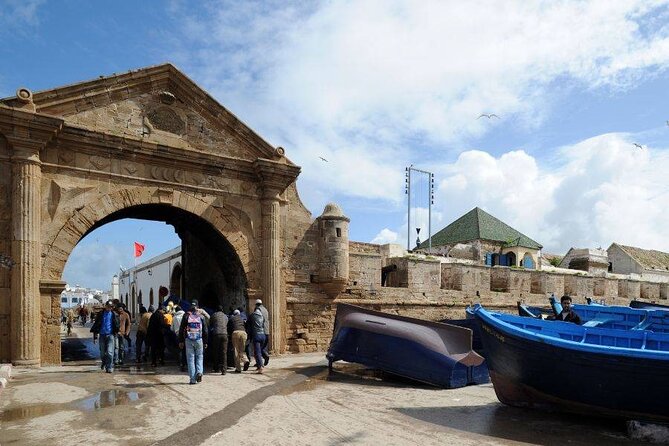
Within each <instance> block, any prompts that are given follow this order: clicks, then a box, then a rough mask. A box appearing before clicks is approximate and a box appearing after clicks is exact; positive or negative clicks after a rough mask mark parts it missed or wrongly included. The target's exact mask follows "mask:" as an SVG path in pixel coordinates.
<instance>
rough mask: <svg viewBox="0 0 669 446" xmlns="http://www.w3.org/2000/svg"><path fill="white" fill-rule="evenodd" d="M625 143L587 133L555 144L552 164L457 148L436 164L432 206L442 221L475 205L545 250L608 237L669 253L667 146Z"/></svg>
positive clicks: (622, 137) (516, 154)
mask: <svg viewBox="0 0 669 446" xmlns="http://www.w3.org/2000/svg"><path fill="white" fill-rule="evenodd" d="M632 140H633V139H632V138H631V135H626V134H605V135H600V136H597V137H593V138H590V139H587V140H585V141H581V142H579V143H577V144H574V145H570V146H565V147H562V148H560V149H558V155H559V158H558V160H559V161H558V163H557V164H548V163H546V162H544V163H543V164H542V163H541V162H540V161H538V160H537V159H535V158H533V157H532V156H530V155H528V154H526V153H525V152H522V151H512V152H508V153H505V154H503V155H501V156H500V157H498V158H495V157H493V156H491V155H489V154H487V153H485V152H480V151H468V152H464V153H462V154H461V155H460V156H459V158H458V159H457V161H456V162H454V163H452V164H447V165H445V166H443V167H442V170H443V172H444V173H445V178H444V180H442V181H441V182H440V183H439V185H438V188H437V200H436V207H437V210H438V211H440V212H443V213H444V214H445V215H446V217H447V218H446V219H445V223H449V222H451V221H453V220H454V219H455V218H457V217H459V216H461V215H462V214H464V213H465V212H467V211H469V210H470V209H472V208H473V207H475V206H479V207H481V208H483V209H485V210H486V211H488V212H489V213H491V214H493V215H494V216H496V217H498V218H500V219H501V220H503V221H505V222H506V223H508V224H510V225H511V226H513V227H514V228H516V229H518V230H519V231H521V232H523V233H524V234H526V235H528V236H529V237H531V238H533V239H535V240H537V241H538V242H540V243H542V244H543V245H544V248H545V251H548V252H556V253H564V252H566V250H567V249H568V248H570V247H572V246H576V247H598V246H602V247H603V248H607V247H608V245H609V244H610V243H611V242H614V241H615V242H619V243H623V244H630V245H634V246H640V247H645V248H652V249H660V250H665V251H669V226H668V225H666V222H667V221H669V183H668V182H667V180H666V172H669V151H667V150H660V149H657V148H650V149H644V150H640V149H637V148H636V147H634V146H633V144H632ZM438 229H440V228H438Z"/></svg>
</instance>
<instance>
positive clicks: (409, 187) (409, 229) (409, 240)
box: [407, 167, 411, 251]
mask: <svg viewBox="0 0 669 446" xmlns="http://www.w3.org/2000/svg"><path fill="white" fill-rule="evenodd" d="M408 172H409V178H408V179H409V181H408V183H407V184H408V186H407V189H408V191H409V192H408V199H407V251H411V167H409V171H408Z"/></svg>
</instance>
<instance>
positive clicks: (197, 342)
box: [179, 300, 208, 384]
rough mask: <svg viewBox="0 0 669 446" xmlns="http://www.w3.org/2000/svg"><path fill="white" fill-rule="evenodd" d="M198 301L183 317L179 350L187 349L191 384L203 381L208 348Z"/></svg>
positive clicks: (194, 301)
mask: <svg viewBox="0 0 669 446" xmlns="http://www.w3.org/2000/svg"><path fill="white" fill-rule="evenodd" d="M197 306H198V302H197V300H193V301H192V302H191V307H190V309H189V310H188V311H187V312H186V314H184V315H183V319H181V326H180V327H179V348H181V349H183V348H185V349H186V362H187V363H188V375H189V377H190V384H197V383H199V382H200V381H202V374H203V372H204V365H203V358H204V350H205V349H206V348H207V331H208V330H207V329H206V327H205V322H204V317H202V316H201V315H200V313H199V312H198V311H197V310H198V308H197Z"/></svg>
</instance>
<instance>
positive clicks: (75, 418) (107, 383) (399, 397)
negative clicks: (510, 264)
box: [0, 328, 635, 446]
mask: <svg viewBox="0 0 669 446" xmlns="http://www.w3.org/2000/svg"><path fill="white" fill-rule="evenodd" d="M87 332H88V330H87V329H84V328H77V329H76V330H75V336H76V335H78V336H82V337H88V333H87ZM67 342H69V343H71V344H74V343H79V344H77V346H78V348H80V349H83V350H88V351H94V350H95V347H94V346H92V345H90V344H89V343H88V341H86V342H82V341H81V340H78V339H76V338H72V339H70V340H69V341H67ZM335 369H336V371H335V373H333V374H332V375H330V374H328V370H327V364H326V362H325V358H324V355H323V354H322V353H318V354H304V355H286V356H281V357H274V358H272V360H271V362H270V364H269V367H267V368H266V373H265V374H263V375H257V374H255V373H252V371H251V370H249V372H247V373H242V374H234V373H230V372H231V370H230V372H229V373H228V374H227V375H225V376H221V375H219V374H206V375H205V377H204V379H203V382H202V383H200V384H198V385H194V386H191V385H188V377H187V376H186V375H185V374H184V373H181V372H180V371H179V370H178V368H177V367H176V366H175V365H171V366H170V365H168V366H165V367H158V368H157V369H154V368H151V367H149V366H147V365H141V366H139V367H136V366H134V365H132V366H125V367H121V368H120V369H118V370H117V371H116V372H115V373H114V374H106V373H102V372H101V371H100V368H99V362H98V361H95V360H92V359H88V360H81V361H75V362H69V363H66V365H65V366H63V367H44V368H41V369H38V370H15V375H14V378H12V381H11V382H10V384H9V386H8V388H7V389H6V390H5V391H4V392H3V393H2V394H1V396H0V445H2V446H5V445H34V444H43V445H44V444H46V445H49V446H56V445H68V446H69V445H77V444H87V445H88V444H99V445H116V444H118V445H124V446H131V445H148V444H158V445H177V444H178V445H184V444H204V445H222V444H231V443H232V444H235V443H236V444H244V445H338V444H358V445H377V444H383V445H437V444H440V445H441V444H458V445H515V444H555V445H558V444H559V445H564V444H570V445H626V444H635V443H634V442H632V441H631V440H628V439H627V438H626V434H625V426H624V424H623V423H621V422H613V421H607V420H599V419H588V418H584V417H574V416H569V415H561V414H549V413H543V412H536V411H529V410H522V409H517V408H511V407H507V406H504V405H502V404H500V403H499V402H498V401H497V398H496V397H495V393H494V390H493V388H492V386H491V385H482V386H471V387H466V388H462V389H454V390H443V389H435V388H432V387H428V386H423V385H420V384H416V383H411V382H409V381H402V380H399V379H396V378H392V377H389V376H384V375H383V374H381V373H380V372H375V371H372V370H367V369H365V368H363V367H361V366H357V365H353V364H346V363H338V364H336V365H335Z"/></svg>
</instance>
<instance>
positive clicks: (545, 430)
mask: <svg viewBox="0 0 669 446" xmlns="http://www.w3.org/2000/svg"><path fill="white" fill-rule="evenodd" d="M394 410H396V411H397V412H399V413H401V414H404V415H407V416H409V417H412V418H415V419H418V420H421V421H425V422H428V423H432V424H436V425H439V426H442V427H446V428H450V429H455V430H458V431H464V432H470V433H472V434H480V435H486V436H490V437H496V438H500V439H505V440H512V441H519V442H526V443H532V444H543V445H564V444H570V445H607V446H608V445H630V444H635V442H633V441H631V440H629V439H628V438H627V437H626V430H625V423H624V422H623V421H616V420H609V419H601V418H589V417H582V416H575V415H569V414H561V413H552V412H542V411H536V410H530V409H521V408H515V407H509V406H505V405H503V404H501V403H493V404H486V405H480V406H451V407H398V408H394Z"/></svg>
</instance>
